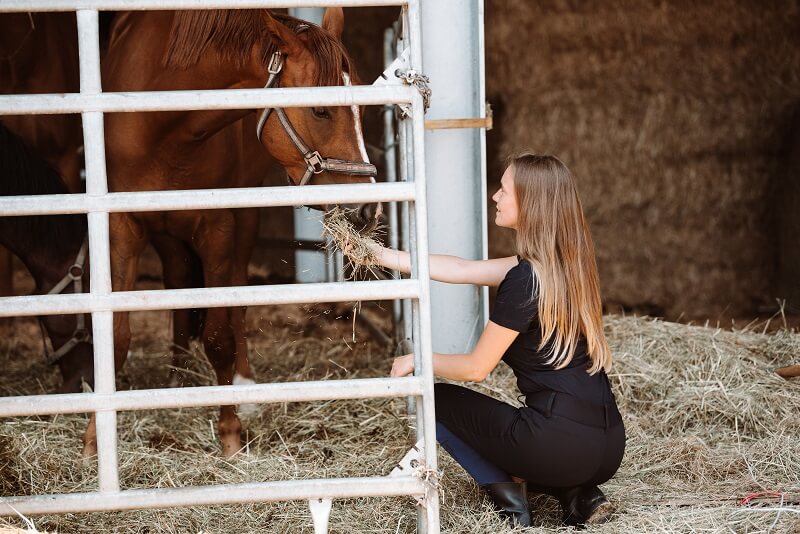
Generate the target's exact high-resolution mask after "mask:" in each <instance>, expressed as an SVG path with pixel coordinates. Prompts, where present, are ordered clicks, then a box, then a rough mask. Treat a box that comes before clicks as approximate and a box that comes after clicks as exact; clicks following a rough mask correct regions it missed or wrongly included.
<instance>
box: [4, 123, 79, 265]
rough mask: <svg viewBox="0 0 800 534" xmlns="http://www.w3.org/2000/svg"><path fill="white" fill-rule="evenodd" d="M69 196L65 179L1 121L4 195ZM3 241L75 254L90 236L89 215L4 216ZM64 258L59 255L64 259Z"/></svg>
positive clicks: (55, 252) (37, 248)
mask: <svg viewBox="0 0 800 534" xmlns="http://www.w3.org/2000/svg"><path fill="white" fill-rule="evenodd" d="M65 193H69V190H68V189H67V186H66V185H65V184H64V181H63V180H62V179H61V176H59V174H58V173H57V172H56V171H55V170H53V168H52V167H51V166H50V165H49V164H48V163H47V162H46V161H45V160H44V158H42V157H41V156H39V155H38V154H36V153H35V152H34V151H33V150H32V149H30V148H29V147H28V146H27V145H26V144H25V143H23V141H22V139H20V138H19V137H17V136H16V135H14V134H13V133H12V132H11V131H10V130H8V128H6V126H5V125H4V124H3V123H2V122H0V196H13V195H49V194H65ZM0 233H2V234H3V235H0V239H2V240H3V241H6V240H7V239H8V240H13V241H14V242H17V243H24V246H26V247H31V249H35V250H41V251H47V256H48V257H50V258H53V256H54V255H55V254H59V255H61V254H66V255H72V254H76V253H77V246H80V243H81V241H82V240H83V238H84V236H85V235H86V216H85V215H47V216H44V215H35V216H23V217H0ZM60 257H61V256H59V259H60Z"/></svg>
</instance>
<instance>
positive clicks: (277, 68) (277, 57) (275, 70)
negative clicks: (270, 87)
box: [267, 50, 283, 74]
mask: <svg viewBox="0 0 800 534" xmlns="http://www.w3.org/2000/svg"><path fill="white" fill-rule="evenodd" d="M282 69H283V54H281V51H280V50H276V51H275V52H274V53H273V54H272V57H271V58H269V65H267V72H269V73H270V74H279V73H280V72H281V70H282Z"/></svg>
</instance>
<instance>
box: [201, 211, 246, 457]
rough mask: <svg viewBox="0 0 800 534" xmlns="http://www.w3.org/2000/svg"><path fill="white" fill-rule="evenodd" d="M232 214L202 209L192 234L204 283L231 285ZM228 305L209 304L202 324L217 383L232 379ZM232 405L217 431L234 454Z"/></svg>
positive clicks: (237, 441) (236, 429)
mask: <svg viewBox="0 0 800 534" xmlns="http://www.w3.org/2000/svg"><path fill="white" fill-rule="evenodd" d="M234 227H235V224H234V218H233V213H231V211H230V210H213V211H205V212H204V213H203V215H202V217H201V219H200V222H199V224H198V225H197V227H196V230H195V232H194V235H193V241H194V246H195V249H196V250H197V253H198V255H199V256H200V258H201V259H202V261H203V277H204V278H205V285H206V287H224V286H230V285H231V281H232V280H233V264H234V258H233V256H234V250H235V247H234ZM231 311H232V310H231V308H209V309H208V313H207V315H206V323H205V326H204V328H203V346H204V347H205V351H206V356H207V357H208V360H209V362H211V366H212V367H213V368H214V371H215V372H216V374H217V383H218V384H220V385H230V384H232V383H233V366H234V361H235V357H234V353H235V351H236V339H235V336H234V332H233V328H232V326H233V321H232V313H231ZM235 408H236V407H235V406H221V407H220V413H219V423H218V426H217V428H218V431H219V436H220V441H221V442H222V453H223V455H225V456H233V455H234V454H236V453H237V452H238V451H239V449H240V448H241V432H242V424H241V422H240V421H239V417H238V416H237V415H236V409H235Z"/></svg>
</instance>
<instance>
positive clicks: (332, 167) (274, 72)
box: [256, 50, 378, 185]
mask: <svg viewBox="0 0 800 534" xmlns="http://www.w3.org/2000/svg"><path fill="white" fill-rule="evenodd" d="M282 69H283V54H281V52H280V50H278V51H276V52H275V53H273V54H272V57H271V58H270V60H269V65H268V66H267V71H268V72H269V79H267V84H266V85H265V86H264V88H265V89H268V88H271V87H275V85H276V84H277V83H278V77H279V75H280V73H281V70H282ZM273 109H274V110H275V114H276V115H277V116H278V120H279V121H280V123H281V126H282V127H283V131H285V132H286V135H287V136H289V139H290V140H291V141H292V143H293V144H294V146H295V147H296V148H297V150H298V151H299V152H300V155H302V156H303V160H304V161H305V162H306V172H305V174H304V175H303V178H302V179H301V180H300V183H299V184H298V185H306V184H307V183H308V182H309V180H311V177H312V176H314V175H315V174H319V173H321V172H324V171H328V172H338V173H342V174H355V175H358V176H377V174H378V170H377V169H376V168H375V165H373V164H371V163H364V162H362V161H351V160H344V159H335V158H324V157H322V156H321V155H320V153H319V152H318V151H316V150H311V149H310V148H308V146H306V144H305V143H304V142H303V138H302V137H300V134H298V133H297V130H295V129H294V127H293V126H292V123H291V122H290V121H289V117H287V116H286V112H285V111H284V110H283V108H264V111H262V112H261V117H259V119H258V125H257V126H256V137H258V141H259V143H260V142H261V132H262V131H263V130H264V125H265V124H266V123H267V119H268V118H269V115H270V113H272V110H273ZM287 179H289V178H288V176H287ZM289 183H290V184H291V183H292V181H291V179H289Z"/></svg>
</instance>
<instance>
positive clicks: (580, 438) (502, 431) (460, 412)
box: [435, 383, 625, 493]
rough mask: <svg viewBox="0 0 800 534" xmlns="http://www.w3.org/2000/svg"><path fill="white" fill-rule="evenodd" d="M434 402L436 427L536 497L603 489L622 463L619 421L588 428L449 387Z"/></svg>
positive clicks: (440, 389)
mask: <svg viewBox="0 0 800 534" xmlns="http://www.w3.org/2000/svg"><path fill="white" fill-rule="evenodd" d="M435 397H436V421H437V422H439V423H442V424H443V425H445V426H446V427H447V428H448V429H449V430H450V431H451V432H453V433H454V434H455V435H457V436H458V437H459V438H461V439H462V440H463V441H464V442H466V443H467V444H468V445H470V446H471V447H472V448H473V449H475V450H476V451H477V452H478V453H479V454H480V455H481V456H482V457H483V458H485V459H486V460H488V461H489V462H491V463H493V464H494V465H496V466H497V467H499V468H500V469H502V470H503V471H505V472H506V473H508V474H509V475H513V476H516V477H520V478H523V479H525V480H527V481H528V483H529V485H530V486H532V487H533V488H539V490H540V491H543V492H547V493H551V490H555V489H558V488H571V487H575V486H584V485H599V484H602V483H603V482H605V481H607V480H608V479H610V478H611V477H612V476H613V475H614V473H616V471H617V469H618V468H619V465H620V463H621V462H622V456H623V454H624V452H625V428H624V426H623V425H622V422H621V421H620V420H619V419H618V418H616V419H615V420H613V421H612V424H609V425H608V428H601V427H598V426H591V425H587V424H582V423H578V422H575V421H573V420H571V419H567V418H566V417H564V416H562V415H559V414H558V413H557V411H556V410H553V412H552V413H550V414H549V416H548V415H547V414H546V413H544V412H545V411H544V410H541V411H540V410H537V409H535V408H530V407H527V406H524V407H522V408H515V407H514V406H511V405H510V404H506V403H504V402H500V401H498V400H496V399H493V398H491V397H487V396H486V395H482V394H480V393H478V392H475V391H472V390H470V389H467V388H464V387H460V386H456V385H452V384H441V383H440V384H436V386H435ZM613 423H615V424H613Z"/></svg>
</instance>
